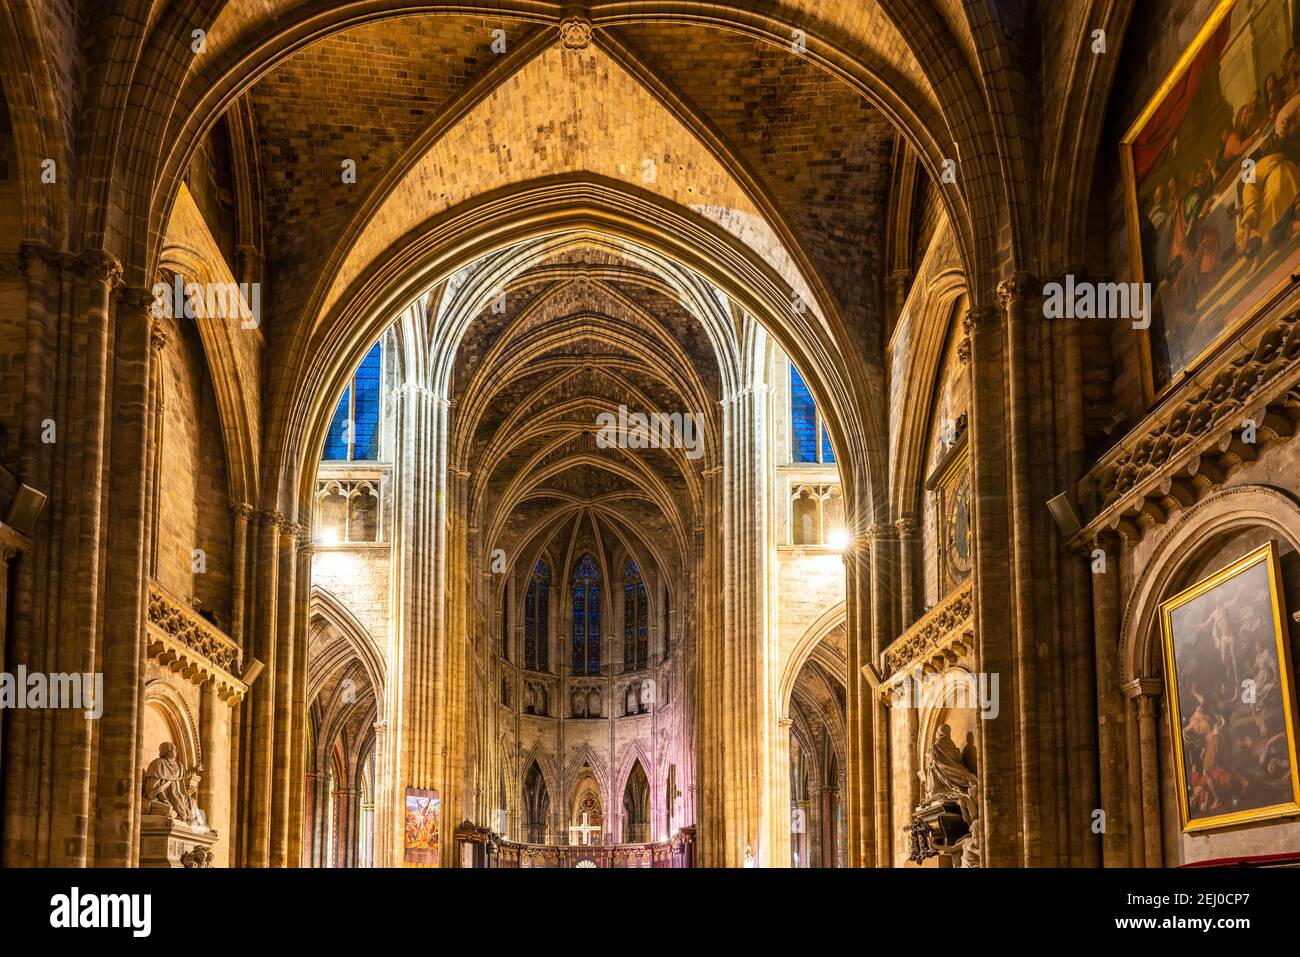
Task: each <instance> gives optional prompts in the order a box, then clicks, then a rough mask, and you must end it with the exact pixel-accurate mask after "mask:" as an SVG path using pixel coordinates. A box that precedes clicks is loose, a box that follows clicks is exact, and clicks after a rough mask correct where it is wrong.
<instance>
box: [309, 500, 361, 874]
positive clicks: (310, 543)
mask: <svg viewBox="0 0 1300 957" xmlns="http://www.w3.org/2000/svg"><path fill="white" fill-rule="evenodd" d="M312 554H313V546H312V540H311V529H310V528H309V527H307V526H304V525H299V526H298V541H297V548H296V560H297V563H298V567H297V570H296V572H295V578H296V581H297V588H295V590H294V606H295V622H294V630H293V636H294V643H293V649H294V650H293V660H294V669H293V702H292V715H293V726H292V728H291V729H290V738H291V741H292V744H291V745H290V749H289V758H290V764H289V850H288V855H287V863H288V866H290V867H298V866H299V862H301V860H302V845H303V840H304V830H305V824H304V815H305V813H306V799H305V797H304V794H303V789H304V786H305V776H306V773H307V665H308V662H307V643H308V641H309V639H310V635H309V634H308V628H307V623H308V618H309V616H310V613H311V561H312ZM380 693H381V692H380V689H378V688H376V689H375V694H376V695H378V694H380Z"/></svg>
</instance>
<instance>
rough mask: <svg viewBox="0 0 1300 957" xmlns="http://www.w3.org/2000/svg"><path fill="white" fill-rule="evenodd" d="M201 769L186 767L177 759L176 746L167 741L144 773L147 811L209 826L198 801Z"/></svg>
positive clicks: (196, 824) (198, 825) (192, 823)
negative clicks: (197, 794) (196, 799)
mask: <svg viewBox="0 0 1300 957" xmlns="http://www.w3.org/2000/svg"><path fill="white" fill-rule="evenodd" d="M201 772H202V768H186V767H185V766H184V765H182V764H181V763H180V761H178V760H177V759H176V746H175V745H174V744H172V743H171V742H170V741H164V742H163V743H162V744H160V745H159V746H158V757H156V758H154V759H153V760H152V761H151V762H149V767H148V768H147V769H146V770H145V772H144V810H145V813H146V814H161V815H164V816H165V817H168V818H174V819H176V820H178V821H180V822H181V823H183V824H189V825H192V826H195V827H206V826H207V825H206V822H205V820H204V814H203V812H202V811H200V810H199V808H198V804H197V803H196V802H195V795H196V793H197V789H198V779H199V776H200V774H201Z"/></svg>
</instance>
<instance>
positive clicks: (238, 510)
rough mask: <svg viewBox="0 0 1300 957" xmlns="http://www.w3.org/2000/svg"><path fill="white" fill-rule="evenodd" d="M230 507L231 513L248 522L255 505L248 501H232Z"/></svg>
mask: <svg viewBox="0 0 1300 957" xmlns="http://www.w3.org/2000/svg"><path fill="white" fill-rule="evenodd" d="M229 507H230V514H231V515H233V516H234V517H235V518H238V519H241V520H242V521H245V522H246V521H248V520H249V518H250V517H252V514H253V506H251V505H249V504H248V503H247V502H231V503H230V506H229Z"/></svg>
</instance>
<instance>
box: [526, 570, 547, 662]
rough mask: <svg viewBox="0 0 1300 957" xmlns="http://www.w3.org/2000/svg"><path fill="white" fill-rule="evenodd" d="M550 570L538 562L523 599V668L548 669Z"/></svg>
mask: <svg viewBox="0 0 1300 957" xmlns="http://www.w3.org/2000/svg"><path fill="white" fill-rule="evenodd" d="M550 581H551V570H550V569H549V568H548V567H547V566H546V562H544V561H542V560H541V559H540V558H539V559H538V560H537V564H536V565H534V566H533V579H532V581H530V582H529V583H528V591H527V593H526V594H525V595H524V667H525V668H530V669H532V670H533V671H546V670H548V669H549V668H550V665H551V655H550V647H549V644H550V643H549V638H548V636H549V634H550V629H549V624H550V613H551V599H550Z"/></svg>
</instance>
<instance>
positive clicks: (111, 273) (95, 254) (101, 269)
mask: <svg viewBox="0 0 1300 957" xmlns="http://www.w3.org/2000/svg"><path fill="white" fill-rule="evenodd" d="M73 268H74V269H76V271H77V275H78V276H80V277H81V278H82V279H86V280H89V281H91V282H102V283H104V284H105V285H107V286H116V285H118V284H119V283H121V281H122V263H121V262H120V261H119V260H118V258H117V257H116V256H114V255H112V254H111V253H107V252H104V250H102V249H87V250H86V251H85V252H83V253H82V254H81V255H79V256H78V257H77V259H76V261H75V263H74V264H73Z"/></svg>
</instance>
